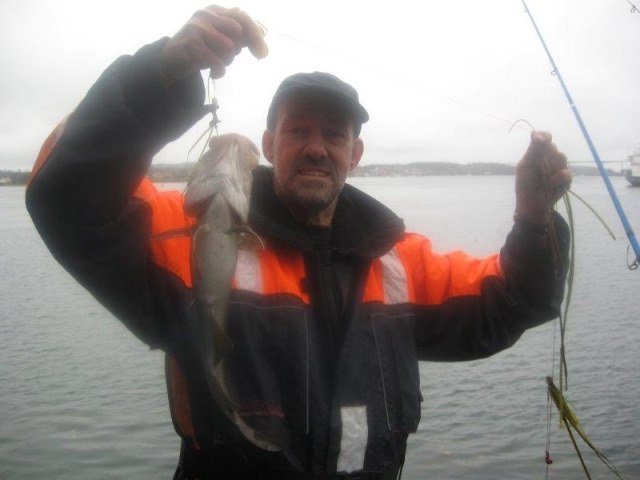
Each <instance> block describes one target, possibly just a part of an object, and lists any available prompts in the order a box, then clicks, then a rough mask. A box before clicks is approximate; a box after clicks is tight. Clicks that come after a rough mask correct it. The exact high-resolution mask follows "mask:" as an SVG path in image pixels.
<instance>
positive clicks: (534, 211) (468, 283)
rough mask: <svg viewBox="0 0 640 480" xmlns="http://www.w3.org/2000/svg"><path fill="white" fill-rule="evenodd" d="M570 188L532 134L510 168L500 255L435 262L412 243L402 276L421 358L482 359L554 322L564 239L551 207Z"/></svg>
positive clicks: (553, 152) (558, 163)
mask: <svg viewBox="0 0 640 480" xmlns="http://www.w3.org/2000/svg"><path fill="white" fill-rule="evenodd" d="M570 183H571V174H570V172H569V171H568V169H567V163H566V157H565V156H564V155H563V154H562V153H560V152H558V150H557V148H556V147H555V145H554V144H553V143H552V142H551V135H549V134H548V133H545V132H532V135H531V143H530V145H529V148H528V150H527V152H526V153H525V155H524V157H523V158H522V160H521V161H520V163H519V164H518V168H517V174H516V213H515V215H514V226H513V229H512V231H511V233H510V234H509V235H508V237H507V239H506V242H505V244H504V247H503V248H502V250H501V252H500V254H499V255H493V256H490V257H487V258H484V259H477V258H473V257H471V256H469V255H466V254H464V253H462V252H453V253H450V254H448V255H437V254H435V253H433V252H432V251H431V246H430V244H429V242H428V241H426V240H425V239H419V238H418V239H414V242H416V243H418V244H419V246H418V249H419V251H420V252H421V253H420V255H419V256H414V258H419V259H420V260H419V261H417V262H414V263H413V264H412V265H411V266H410V267H409V268H412V269H413V275H412V278H414V279H415V285H414V286H413V288H414V289H415V295H416V304H417V306H416V309H417V321H416V338H417V348H418V354H419V356H420V358H422V359H428V360H442V361H456V360H471V359H476V358H482V357H487V356H489V355H492V354H494V353H496V352H498V351H500V350H503V349H505V348H507V347H510V346H511V345H513V344H514V343H515V342H516V340H518V338H520V336H521V335H522V333H523V332H524V331H525V330H526V329H528V328H531V327H534V326H536V325H539V324H541V323H543V322H545V321H548V320H551V319H552V318H555V317H557V316H558V314H559V309H560V304H561V302H562V297H563V292H564V281H565V277H566V269H567V262H568V250H569V243H570V236H569V229H568V227H567V225H566V223H565V222H564V220H563V219H562V217H560V215H558V214H556V213H551V206H552V205H553V204H554V203H555V202H556V201H557V200H558V199H559V198H560V197H561V195H562V193H564V191H566V189H567V188H568V187H569V185H570ZM550 226H551V228H549V227H550ZM553 236H555V237H556V239H557V252H554V249H555V248H556V247H555V246H554V240H553V238H552V237H553Z"/></svg>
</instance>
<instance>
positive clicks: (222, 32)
mask: <svg viewBox="0 0 640 480" xmlns="http://www.w3.org/2000/svg"><path fill="white" fill-rule="evenodd" d="M244 47H248V48H249V50H250V51H251V53H253V55H254V56H256V58H262V57H264V56H266V55H267V53H268V48H267V45H266V43H265V41H264V32H263V31H262V29H261V28H260V27H259V26H258V25H257V24H256V23H255V22H254V21H253V20H252V19H251V17H249V16H248V15H247V14H246V13H244V12H243V11H242V10H240V9H237V8H232V9H228V8H223V7H219V6H217V5H210V6H208V7H206V8H204V9H202V10H198V11H197V12H196V13H195V14H194V15H193V16H192V17H191V19H190V20H189V21H188V22H187V23H186V24H185V25H184V26H183V27H182V28H181V29H180V31H178V33H176V34H175V35H174V36H173V37H172V38H171V39H170V40H169V41H168V42H167V44H166V45H165V47H164V49H163V51H162V53H161V59H160V60H161V70H162V72H163V79H164V81H165V82H166V83H167V84H169V85H170V84H171V83H174V82H176V81H177V80H180V79H181V78H186V77H188V76H189V75H191V74H192V73H193V72H194V71H196V70H203V69H206V68H209V69H211V76H212V77H214V78H220V77H222V76H223V75H224V74H225V71H226V67H227V66H229V65H230V64H231V63H232V62H233V59H234V58H235V56H236V55H238V53H240V51H241V50H242V49H243V48H244Z"/></svg>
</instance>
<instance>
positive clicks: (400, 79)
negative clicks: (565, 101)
mask: <svg viewBox="0 0 640 480" xmlns="http://www.w3.org/2000/svg"><path fill="white" fill-rule="evenodd" d="M260 26H261V27H262V28H264V30H265V32H271V33H275V34H276V35H279V36H280V37H282V38H285V39H288V40H293V41H295V42H298V43H300V44H302V45H305V46H307V47H311V48H314V49H316V50H320V51H322V52H325V53H328V54H329V55H333V56H335V57H339V58H341V59H343V60H345V61H347V62H349V63H352V64H354V65H357V66H359V67H361V68H365V69H368V70H371V71H373V72H375V73H377V74H379V75H382V76H385V77H387V78H389V79H390V80H393V81H395V82H400V83H404V84H406V85H409V86H411V87H413V88H415V89H416V90H422V91H424V92H427V93H430V94H431V95H435V96H437V97H440V98H443V99H445V100H447V101H449V102H451V103H454V104H456V105H458V106H460V107H462V108H466V109H467V110H470V111H472V112H475V113H478V114H480V115H484V116H485V117H488V118H492V119H493V120H498V121H500V122H502V123H506V124H507V125H511V124H513V122H512V121H511V120H509V119H507V118H504V117H501V116H500V115H495V114H493V113H489V112H486V111H484V110H481V109H479V108H476V107H474V106H473V105H469V104H468V103H465V102H462V101H460V100H458V99H456V98H453V97H451V96H449V95H446V94H444V93H441V92H439V91H437V90H434V89H432V88H429V87H426V86H425V85H423V84H421V83H417V82H412V81H411V80H409V79H407V78H404V77H399V76H396V75H393V74H391V73H389V72H387V71H385V70H382V69H380V68H378V67H375V66H373V65H370V64H367V63H364V62H361V61H360V60H357V59H355V58H352V57H348V56H346V55H343V54H342V53H339V52H336V51H335V50H331V49H329V48H326V47H323V46H321V45H317V44H315V43H311V42H308V41H306V40H302V39H300V38H297V37H294V36H293V35H289V34H286V33H283V32H280V31H278V30H274V29H272V28H269V29H267V27H265V26H264V25H263V24H260ZM517 126H518V128H523V127H521V126H520V125H517Z"/></svg>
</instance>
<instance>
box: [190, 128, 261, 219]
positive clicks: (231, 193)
mask: <svg viewBox="0 0 640 480" xmlns="http://www.w3.org/2000/svg"><path fill="white" fill-rule="evenodd" d="M259 158H260V152H259V150H258V147H256V145H255V144H254V143H253V142H252V141H251V140H249V139H248V138H247V137H245V136H243V135H239V134H236V133H230V134H225V135H220V136H216V137H214V138H212V139H211V140H210V142H209V149H208V150H207V151H206V152H205V153H204V154H203V155H202V156H201V157H200V159H199V160H198V162H197V163H196V165H195V166H194V168H193V170H192V173H191V175H190V178H189V181H188V182H187V186H186V188H185V209H186V211H187V212H188V213H189V214H192V215H198V213H201V212H202V211H203V210H205V209H206V207H207V206H208V205H209V203H210V202H211V199H212V198H213V196H214V195H216V194H217V193H223V194H224V195H225V197H227V199H228V201H229V203H230V207H231V208H232V209H233V210H235V211H236V214H237V215H238V216H239V217H241V218H242V219H243V220H245V219H246V215H247V211H248V208H249V207H248V197H249V195H250V193H251V182H252V173H251V171H252V169H253V168H255V167H256V166H257V165H258V160H259Z"/></svg>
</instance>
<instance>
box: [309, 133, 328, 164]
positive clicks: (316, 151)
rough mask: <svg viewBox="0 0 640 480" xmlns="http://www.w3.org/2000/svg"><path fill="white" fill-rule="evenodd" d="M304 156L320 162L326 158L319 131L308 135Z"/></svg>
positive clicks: (322, 139) (325, 149) (324, 146)
mask: <svg viewBox="0 0 640 480" xmlns="http://www.w3.org/2000/svg"><path fill="white" fill-rule="evenodd" d="M304 154H305V156H307V157H308V158H311V159H313V160H321V159H324V158H326V157H328V153H327V148H326V145H325V141H324V138H323V137H322V133H321V132H320V131H315V132H313V133H312V134H311V135H309V138H308V139H307V144H306V145H305V148H304Z"/></svg>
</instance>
